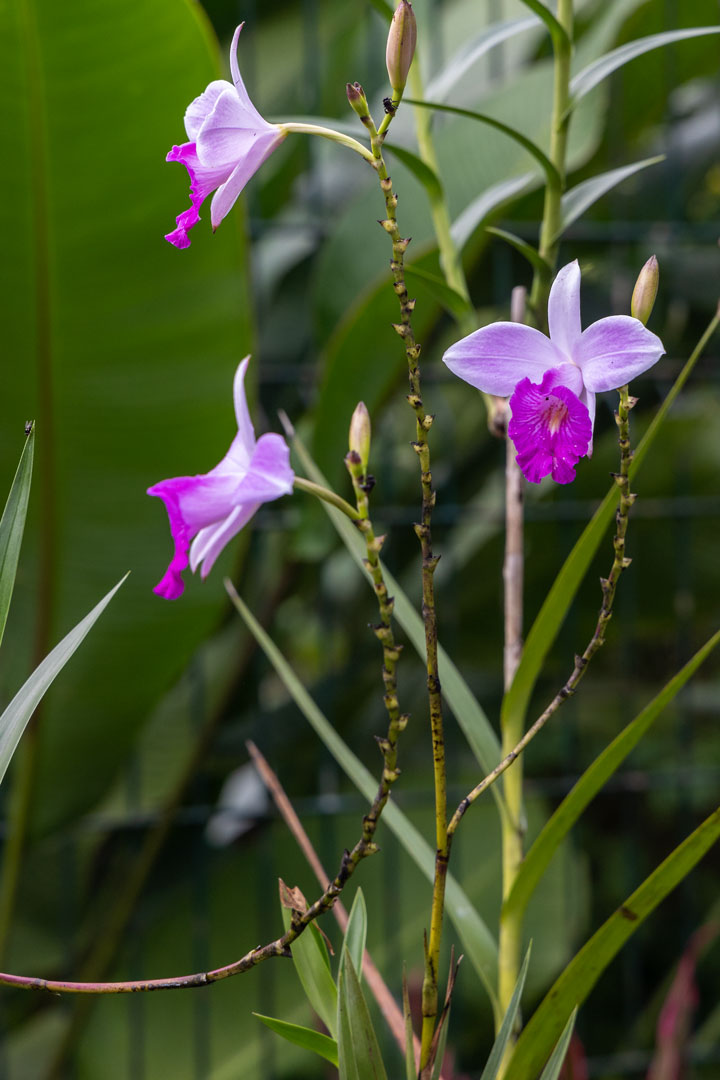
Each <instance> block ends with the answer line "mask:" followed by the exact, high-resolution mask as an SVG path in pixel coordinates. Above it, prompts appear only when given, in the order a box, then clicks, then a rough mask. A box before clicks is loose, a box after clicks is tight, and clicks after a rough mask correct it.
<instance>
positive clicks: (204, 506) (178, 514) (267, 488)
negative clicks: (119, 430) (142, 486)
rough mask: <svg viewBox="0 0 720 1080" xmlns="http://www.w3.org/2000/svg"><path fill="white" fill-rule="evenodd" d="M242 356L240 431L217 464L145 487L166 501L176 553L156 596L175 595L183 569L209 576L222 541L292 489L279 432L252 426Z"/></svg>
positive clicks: (237, 399)
mask: <svg viewBox="0 0 720 1080" xmlns="http://www.w3.org/2000/svg"><path fill="white" fill-rule="evenodd" d="M249 361H250V357H249V356H246V357H245V359H244V360H243V361H242V363H241V364H240V366H239V367H238V369H237V372H236V373H235V381H234V385H233V394H234V399H235V415H236V417H237V425H238V432H237V435H236V436H235V438H234V439H233V441H232V444H231V446H230V449H229V450H228V452H227V454H226V455H225V457H224V458H223V459H222V461H221V462H220V464H219V465H216V466H215V468H214V469H211V470H210V472H208V473H204V474H202V475H200V476H175V477H173V478H172V479H170V480H162V481H161V482H160V483H159V484H155V485H154V486H153V487H151V488H148V492H147V493H148V495H157V496H158V497H159V498H160V499H162V500H163V502H164V503H165V508H166V510H167V512H168V518H169V519H170V533H171V535H172V539H173V541H174V543H175V553H174V555H173V557H172V559H171V561H170V565H169V566H168V568H167V571H166V573H165V574H164V576H163V578H162V580H161V581H159V582H158V584H157V585H156V586H155V588H154V590H153V591H154V592H156V593H157V594H158V596H164V597H165V599H167V600H176V599H177V598H178V597H179V596H181V595H182V593H183V590H184V588H185V584H184V582H183V579H182V576H181V575H182V571H183V570H185V569H186V568H187V566H188V564H189V565H190V569H191V570H192V572H193V573H195V571H196V570H197V568H198V566H200V564H202V570H201V576H202V577H203V578H205V577H207V575H208V574H209V573H210V570H211V569H212V566H213V563H214V562H215V560H216V559H217V557H218V555H219V554H220V552H221V551H222V549H223V548H224V547H225V545H226V544H227V543H228V542H229V541H230V540H232V538H233V537H234V536H236V535H237V533H239V532H240V530H241V529H242V528H243V526H244V525H247V523H248V521H249V520H250V518H251V517H252V516H253V514H254V513H255V511H256V510H257V509H258V507H259V506H261V505H262V503H266V502H271V501H272V500H273V499H278V498H279V497H280V496H281V495H290V494H291V493H292V490H293V481H294V479H295V476H294V473H293V471H292V469H291V468H290V451H289V450H288V447H287V445H286V443H285V440H284V439H283V438H282V436H281V435H273V434H270V435H261V436H260V438H259V439H258V440H257V442H256V441H255V431H254V429H253V425H252V420H251V419H250V413H249V411H248V406H247V398H246V397H245V386H244V383H245V372H246V371H247V366H248V363H249Z"/></svg>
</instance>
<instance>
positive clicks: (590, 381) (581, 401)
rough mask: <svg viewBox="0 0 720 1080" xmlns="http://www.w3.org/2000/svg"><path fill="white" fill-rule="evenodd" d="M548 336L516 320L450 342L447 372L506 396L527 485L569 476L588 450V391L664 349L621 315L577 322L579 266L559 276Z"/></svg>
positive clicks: (621, 381) (615, 382)
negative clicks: (585, 324) (583, 323)
mask: <svg viewBox="0 0 720 1080" xmlns="http://www.w3.org/2000/svg"><path fill="white" fill-rule="evenodd" d="M548 325H549V328H550V335H549V337H546V336H545V334H542V333H540V331H539V330H535V329H534V328H533V327H531V326H524V325H523V324H522V323H512V322H496V323H492V324H491V325H490V326H484V327H483V328H482V329H481V330H476V331H475V333H473V334H470V335H469V336H468V337H465V338H462V339H461V340H460V341H458V342H456V343H455V344H454V345H451V346H450V348H449V349H448V350H447V352H446V353H445V355H444V357H443V360H444V362H445V363H446V364H447V366H448V367H449V368H450V370H451V371H452V372H453V374H455V375H457V376H459V378H461V379H464V380H465V382H468V383H470V385H471V386H475V387H477V388H478V390H483V391H484V392H485V393H487V394H495V395H497V396H499V397H508V396H509V397H510V412H511V420H510V423H509V425H508V434H509V436H510V438H511V439H512V440H513V442H514V443H515V448H516V450H517V461H518V464H519V466H520V468H521V470H522V472H523V475H524V476H525V477H526V479H527V480H530V481H531V482H532V483H538V482H539V481H540V480H541V479H542V478H543V477H544V476H547V475H549V474H550V475H552V478H553V480H556V481H557V482H558V483H559V484H569V483H570V482H571V481H572V480H574V479H575V466H576V465H577V463H578V461H579V460H580V458H581V457H584V456H585V455H589V454H591V453H592V432H593V424H594V421H595V394H596V393H600V392H602V391H605V390H617V389H618V388H619V387H621V386H625V384H626V383H628V382H629V381H630V380H631V379H633V378H634V377H635V376H636V375H641V374H642V373H643V372H644V371H647V370H648V368H650V367H652V366H653V364H655V363H656V362H657V361H658V360H659V359H660V357H661V356H662V355H663V353H664V352H665V349H664V348H663V344H662V342H661V340H660V338H659V337H657V335H656V334H653V333H652V332H651V331H650V330H647V329H646V328H645V327H644V326H643V324H642V323H641V322H640V321H639V320H638V319H634V318H632V317H631V316H629V315H611V316H609V317H607V318H605V319H598V321H597V322H594V323H593V324H592V325H591V326H589V327H588V328H587V329H586V330H585V331H583V330H582V328H581V324H580V267H579V266H578V263H577V260H575V261H574V262H571V263H568V265H567V266H564V267H563V268H562V270H560V271H559V273H558V275H557V277H556V278H555V281H554V282H553V286H552V289H551V290H550V298H549V301H548Z"/></svg>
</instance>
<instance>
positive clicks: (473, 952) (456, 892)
mask: <svg viewBox="0 0 720 1080" xmlns="http://www.w3.org/2000/svg"><path fill="white" fill-rule="evenodd" d="M225 587H226V588H227V590H228V594H229V596H230V599H231V600H232V602H233V604H234V605H235V608H236V609H237V611H238V612H239V613H240V615H241V616H242V618H243V620H244V622H245V624H246V626H247V627H248V629H249V630H250V632H251V633H252V635H253V637H254V638H255V640H256V641H257V643H258V644H259V645H260V648H261V649H262V650H263V652H264V653H265V655H266V657H267V658H268V660H269V661H270V663H271V664H272V666H273V667H274V669H275V671H276V672H277V674H278V675H279V676H280V678H281V679H282V681H283V683H284V684H285V686H286V688H287V690H288V691H289V693H290V695H291V696H292V698H293V700H294V701H295V704H296V705H297V707H298V708H299V709H300V711H301V712H302V714H303V715H304V716H305V718H306V720H307V721H308V722H309V723H310V725H311V726H312V727H313V728H314V730H315V731H316V732H317V734H318V736H319V737H320V738H321V739H322V741H323V743H324V744H325V746H326V747H327V749H328V750H329V751H330V753H331V754H332V756H333V757H334V758H335V760H336V761H337V763H338V765H339V766H340V768H341V769H342V770H343V771H344V772H345V773H346V775H347V776H348V777H349V778H350V780H352V782H353V784H355V786H356V787H357V789H358V791H360V792H361V793H362V794H363V795H364V796H365V798H366V799H367V800H368V801H371V800H372V799H373V798H374V797H375V792H376V790H377V781H376V780H375V779H374V777H373V776H372V775H371V773H370V772H369V771H368V769H366V768H365V766H364V765H363V764H362V762H361V761H359V760H358V758H357V757H356V756H355V754H353V752H352V750H350V748H349V747H348V746H347V744H346V743H345V742H344V741H343V740H342V739H341V738H340V736H339V735H338V733H337V732H336V731H335V729H334V728H333V726H332V724H331V723H330V722H329V721H328V720H327V718H326V717H325V716H324V715H323V713H322V712H321V711H320V709H319V708H318V706H317V705H316V703H315V702H314V701H313V699H312V698H311V696H310V694H308V692H307V690H306V689H305V687H304V686H303V684H302V683H301V682H300V680H299V679H298V677H297V675H296V674H295V672H294V671H293V670H292V668H291V667H290V665H289V664H288V662H287V660H286V659H285V657H284V656H283V655H282V653H281V652H280V650H279V649H278V648H277V646H276V645H275V644H274V642H273V641H272V640H271V639H270V637H269V636H268V634H266V632H265V631H264V630H263V628H262V627H261V626H260V624H259V623H258V621H257V619H256V618H255V617H254V615H253V614H252V612H251V611H250V610H249V608H248V607H247V605H246V604H245V603H244V602H243V601H242V600H241V599H240V597H239V596H238V594H237V592H236V591H235V589H234V588H233V585H232V583H231V582H230V581H227V580H226V582H225ZM382 819H383V821H384V822H385V824H386V825H387V826H388V828H390V829H391V830H392V832H393V833H394V834H395V836H397V838H398V840H399V841H400V843H401V844H402V845H403V847H404V848H405V850H406V851H407V853H408V854H409V855H410V857H411V858H412V859H413V860H414V862H415V863H416V864H417V866H418V867H419V868H420V870H421V871H422V872H423V874H425V876H426V878H427V879H428V881H430V882H432V880H433V877H434V871H435V852H434V850H433V849H432V848H431V847H430V845H429V844H428V843H427V841H426V840H425V838H424V837H423V836H422V835H421V833H420V832H419V831H418V830H417V829H416V828H415V826H414V825H413V824H412V822H411V821H410V820H409V819H408V818H407V817H406V816H405V814H403V812H402V810H400V808H399V807H398V806H397V805H396V804H395V803H393V802H392V801H390V802H389V803H388V804H387V806H386V807H385V810H384V811H383V818H382ZM445 902H446V908H447V912H448V915H449V917H450V919H451V920H452V922H453V924H454V926H455V929H456V930H457V932H458V936H459V938H460V941H461V943H462V948H463V952H464V953H465V955H466V956H467V958H468V960H469V961H470V963H471V964H472V965H473V967H474V968H475V970H476V971H477V973H478V975H479V976H480V978H481V980H482V982H483V985H484V986H485V989H486V990H487V992H488V996H489V998H490V1001H491V1003H492V1005H493V1008H496V1006H497V997H496V993H495V986H496V984H497V945H496V943H495V941H494V939H493V937H492V934H491V933H490V931H489V930H488V928H487V926H486V925H485V923H484V922H483V921H482V919H481V918H480V916H479V914H478V912H477V910H476V909H475V908H474V907H473V905H472V903H471V901H470V899H469V898H468V896H467V895H466V893H465V892H464V891H463V889H462V888H461V887H460V885H458V883H457V881H456V880H455V878H453V877H452V875H448V880H447V887H446V896H445Z"/></svg>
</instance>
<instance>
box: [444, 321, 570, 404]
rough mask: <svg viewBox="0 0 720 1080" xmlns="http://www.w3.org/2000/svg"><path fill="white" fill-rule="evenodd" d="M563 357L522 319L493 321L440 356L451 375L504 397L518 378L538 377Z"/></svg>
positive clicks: (560, 362) (488, 392) (557, 364)
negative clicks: (520, 321) (518, 320)
mask: <svg viewBox="0 0 720 1080" xmlns="http://www.w3.org/2000/svg"><path fill="white" fill-rule="evenodd" d="M564 360H565V357H564V356H563V355H562V354H561V353H560V352H559V351H558V349H556V348H555V346H554V345H553V343H552V342H551V341H550V340H549V338H546V337H545V335H544V334H541V333H540V331H539V330H535V329H534V328H533V327H532V326H524V325H523V324H522V323H510V322H497V323H491V324H490V326H484V327H483V328H482V329H481V330H476V331H475V332H474V333H473V334H470V335H468V337H465V338H462V339H461V340H460V341H457V342H456V343H455V344H454V345H451V346H450V348H449V349H448V350H447V352H446V353H445V355H444V356H443V363H445V364H447V366H448V367H449V368H450V370H451V371H452V373H453V374H454V375H457V376H459V378H461V379H464V380H465V382H468V383H470V385H471V386H476V387H477V388H478V390H484V391H485V393H486V394H497V395H498V396H500V397H508V396H509V395H510V394H512V392H513V390H514V389H515V387H516V385H517V384H518V382H519V381H520V380H521V379H524V378H530V379H533V378H534V379H536V380H539V379H541V378H542V376H543V375H544V373H545V372H546V371H547V370H548V369H549V368H557V367H558V366H559V365H560V364H562V363H563V361H564Z"/></svg>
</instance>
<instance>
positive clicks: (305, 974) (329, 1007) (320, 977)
mask: <svg viewBox="0 0 720 1080" xmlns="http://www.w3.org/2000/svg"><path fill="white" fill-rule="evenodd" d="M282 917H283V923H284V924H285V929H286V930H287V929H289V927H290V919H291V917H292V915H291V912H290V911H288V909H287V908H283V909H282ZM290 948H291V952H292V958H293V965H294V967H295V971H296V972H297V975H298V978H299V979H300V982H301V983H302V988H303V990H304V991H305V996H306V997H307V999H308V1001H309V1002H310V1004H311V1005H312V1007H313V1009H314V1010H315V1012H316V1013H317V1014H318V1016H319V1017H320V1019H321V1020H322V1022H323V1024H324V1025H325V1027H326V1028H327V1029H328V1031H329V1032H330V1034H331V1035H332V1036H333V1037H336V1036H337V1031H336V1028H335V1024H336V1019H337V987H336V986H335V981H334V979H333V977H332V974H331V972H330V966H329V964H328V960H327V947H326V945H325V942H324V941H323V939H322V935H321V934H320V931H319V930H318V928H317V927H316V926H313V924H312V923H311V924H310V926H308V928H307V930H306V931H305V933H304V934H301V935H300V937H298V938H296V939H295V941H293V943H292V945H291V947H290Z"/></svg>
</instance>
